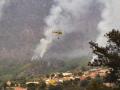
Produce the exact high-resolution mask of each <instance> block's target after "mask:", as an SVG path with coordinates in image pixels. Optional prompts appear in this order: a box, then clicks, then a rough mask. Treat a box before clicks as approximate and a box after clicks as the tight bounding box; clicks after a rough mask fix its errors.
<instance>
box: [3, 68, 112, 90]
mask: <svg viewBox="0 0 120 90" xmlns="http://www.w3.org/2000/svg"><path fill="white" fill-rule="evenodd" d="M107 73H109V70H108V69H106V68H94V69H90V70H87V71H84V72H83V71H77V72H74V73H73V72H70V71H67V72H63V73H59V72H56V73H52V74H50V75H49V74H47V75H44V76H42V77H33V78H32V79H31V80H28V81H26V82H15V81H13V80H8V81H6V82H5V86H4V87H2V88H5V89H3V90H6V89H7V90H11V89H13V90H41V89H38V88H39V87H40V86H41V88H48V87H49V86H57V85H62V84H64V83H67V82H77V83H78V82H82V81H85V80H90V79H95V78H97V77H99V78H103V77H105V76H106V74H107ZM104 85H105V86H107V87H111V85H112V84H110V83H104Z"/></svg>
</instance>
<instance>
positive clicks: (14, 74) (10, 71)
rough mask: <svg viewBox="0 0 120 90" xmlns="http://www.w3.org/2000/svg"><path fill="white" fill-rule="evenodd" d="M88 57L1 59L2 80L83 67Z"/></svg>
mask: <svg viewBox="0 0 120 90" xmlns="http://www.w3.org/2000/svg"><path fill="white" fill-rule="evenodd" d="M88 61H89V59H88V58H86V57H82V58H76V59H71V60H55V59H50V60H48V61H47V60H42V61H30V60H26V61H23V60H19V61H18V60H0V80H3V81H6V80H10V79H13V78H21V77H23V76H24V77H31V76H32V75H33V76H34V75H39V74H47V73H51V72H56V71H59V72H62V71H67V70H73V69H76V68H81V67H82V66H85V65H87V62H88Z"/></svg>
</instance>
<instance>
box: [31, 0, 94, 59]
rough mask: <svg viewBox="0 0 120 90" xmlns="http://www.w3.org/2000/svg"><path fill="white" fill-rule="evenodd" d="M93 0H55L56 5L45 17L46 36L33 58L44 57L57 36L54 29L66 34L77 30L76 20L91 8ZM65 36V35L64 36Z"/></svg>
mask: <svg viewBox="0 0 120 90" xmlns="http://www.w3.org/2000/svg"><path fill="white" fill-rule="evenodd" d="M92 1H93V0H88V1H87V2H86V1H85V0H55V3H56V4H55V5H53V6H52V8H51V10H50V15H49V16H48V17H47V18H46V19H45V23H46V27H47V28H45V33H44V35H45V38H42V39H41V40H40V43H39V44H38V46H37V48H36V49H35V53H34V56H33V59H36V58H39V57H41V58H42V57H43V55H44V54H45V53H46V51H47V50H48V49H49V47H50V46H51V45H52V43H53V42H54V41H56V37H54V35H53V34H52V31H59V30H60V31H61V32H64V34H65V35H66V34H69V33H72V32H74V31H75V30H76V27H78V26H75V25H74V24H76V23H75V22H74V21H75V20H77V19H78V18H80V17H81V15H84V14H86V12H87V11H88V10H89V5H91V4H90V3H92ZM72 26H73V27H72ZM63 37H64V36H63Z"/></svg>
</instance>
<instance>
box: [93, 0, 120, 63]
mask: <svg viewBox="0 0 120 90" xmlns="http://www.w3.org/2000/svg"><path fill="white" fill-rule="evenodd" d="M99 1H100V3H102V4H103V5H104V6H105V7H104V9H103V11H102V14H101V17H102V21H101V22H100V23H99V24H98V30H99V32H100V35H99V36H98V38H97V40H96V42H97V43H98V45H100V46H103V47H104V46H106V44H107V39H106V37H104V35H105V34H106V33H108V32H109V31H111V30H112V29H118V30H120V12H119V10H120V6H119V5H120V0H99ZM96 58H97V56H96V55H93V59H92V60H91V62H93V61H94V59H96Z"/></svg>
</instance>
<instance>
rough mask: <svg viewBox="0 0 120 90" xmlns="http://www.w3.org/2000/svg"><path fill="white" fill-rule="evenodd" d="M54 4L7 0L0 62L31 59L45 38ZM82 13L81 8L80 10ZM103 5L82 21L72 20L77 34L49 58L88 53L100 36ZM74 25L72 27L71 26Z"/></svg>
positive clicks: (50, 0) (56, 45)
mask: <svg viewBox="0 0 120 90" xmlns="http://www.w3.org/2000/svg"><path fill="white" fill-rule="evenodd" d="M54 4H55V2H54V1H53V0H6V3H5V4H4V5H3V7H2V10H0V11H1V15H2V16H1V19H0V58H1V59H2V58H11V59H13V58H14V59H30V58H31V57H32V55H33V51H34V49H35V47H36V45H37V44H38V43H39V41H40V39H41V38H42V37H44V35H43V32H44V27H45V26H46V24H45V22H44V19H45V18H46V16H48V15H49V12H50V8H51V7H52V5H54ZM76 9H79V8H76ZM101 9H102V5H101V4H100V3H98V2H97V1H95V0H93V2H92V3H91V4H90V5H89V9H88V10H87V12H86V13H85V14H83V15H80V18H79V17H77V19H74V18H75V17H74V16H71V18H72V20H73V22H74V24H73V27H75V29H76V30H75V31H73V32H72V33H68V34H66V36H65V37H64V38H63V39H60V40H59V41H56V42H55V43H54V44H53V46H52V47H51V48H50V49H49V50H48V52H47V53H46V55H45V57H60V56H70V57H76V56H77V57H78V56H80V55H86V53H88V52H89V51H88V49H89V45H88V41H90V40H95V39H96V37H97V36H98V34H99V32H98V31H97V24H98V23H99V21H100V20H101ZM71 25H72V24H71Z"/></svg>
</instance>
